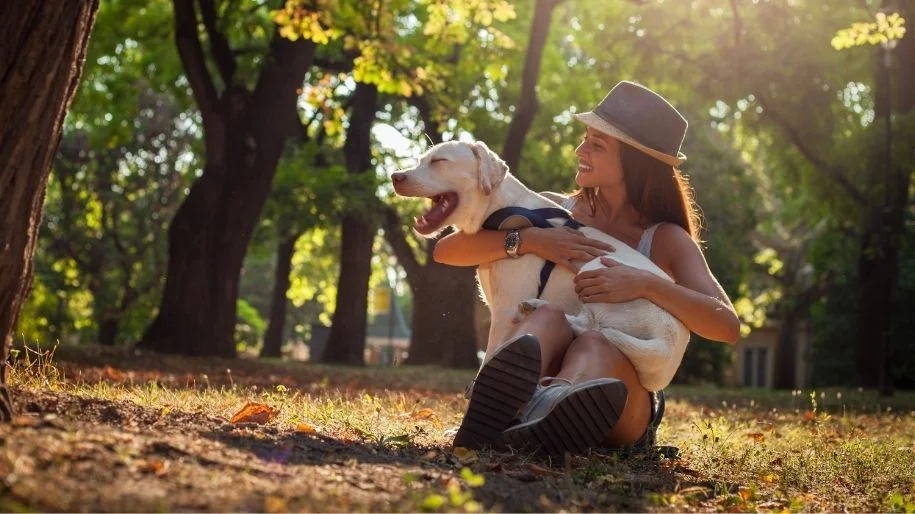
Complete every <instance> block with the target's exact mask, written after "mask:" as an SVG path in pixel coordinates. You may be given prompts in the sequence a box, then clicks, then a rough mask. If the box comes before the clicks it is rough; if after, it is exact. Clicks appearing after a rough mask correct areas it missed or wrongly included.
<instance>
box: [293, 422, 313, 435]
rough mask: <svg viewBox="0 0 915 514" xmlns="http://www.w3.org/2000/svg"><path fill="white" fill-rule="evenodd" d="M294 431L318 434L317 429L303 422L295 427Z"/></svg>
mask: <svg viewBox="0 0 915 514" xmlns="http://www.w3.org/2000/svg"><path fill="white" fill-rule="evenodd" d="M295 431H296V432H301V433H303V434H316V433H318V427H316V426H314V425H311V424H309V423H305V422H304V421H303V422H301V423H299V424H298V425H296V426H295Z"/></svg>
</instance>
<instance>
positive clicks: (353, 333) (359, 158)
mask: <svg viewBox="0 0 915 514" xmlns="http://www.w3.org/2000/svg"><path fill="white" fill-rule="evenodd" d="M352 102H353V107H352V114H351V116H350V120H349V128H348V129H347V131H346V143H345V144H344V146H343V152H344V153H345V154H346V168H347V171H348V172H349V173H351V174H361V173H366V172H367V171H369V170H370V169H371V164H372V153H371V130H372V123H373V122H374V120H375V110H376V109H377V108H378V89H377V88H376V87H375V86H373V85H370V84H357V85H356V92H355V93H354V94H353V100H352ZM362 193H363V194H371V193H369V192H366V191H362ZM341 231H342V235H341V241H340V279H339V281H338V282H337V301H336V307H335V309H334V316H333V321H332V325H331V328H330V335H329V336H328V339H327V348H326V349H325V350H324V355H323V356H322V360H323V361H324V362H333V363H341V364H350V365H363V364H365V359H364V358H363V352H364V351H365V337H366V331H367V324H368V313H367V310H368V294H369V291H368V289H369V276H370V275H371V273H372V243H373V241H374V239H375V231H376V226H375V224H374V223H373V222H372V221H371V218H370V216H369V215H368V213H367V212H364V206H363V207H362V209H352V210H351V212H350V213H349V214H347V215H345V216H344V217H343V223H342V224H341Z"/></svg>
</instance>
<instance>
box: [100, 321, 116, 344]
mask: <svg viewBox="0 0 915 514" xmlns="http://www.w3.org/2000/svg"><path fill="white" fill-rule="evenodd" d="M118 325H119V323H118V319H117V318H111V317H104V318H102V319H100V320H99V324H98V343H99V344H100V345H103V346H114V344H115V343H116V342H117V337H118Z"/></svg>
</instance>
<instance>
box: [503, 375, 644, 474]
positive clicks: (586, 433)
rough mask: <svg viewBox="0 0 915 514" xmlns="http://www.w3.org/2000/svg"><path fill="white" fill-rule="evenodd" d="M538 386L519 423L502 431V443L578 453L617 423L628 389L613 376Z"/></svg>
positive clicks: (550, 452) (520, 448)
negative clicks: (580, 381)
mask: <svg viewBox="0 0 915 514" xmlns="http://www.w3.org/2000/svg"><path fill="white" fill-rule="evenodd" d="M548 380H553V381H554V383H552V384H550V385H544V384H543V383H542V384H541V385H540V386H539V387H538V389H537V391H536V392H535V393H534V396H533V398H531V401H530V403H528V405H527V407H526V408H525V409H524V411H523V412H522V413H521V416H520V417H519V420H520V421H519V423H518V424H516V425H513V426H512V427H510V428H508V429H506V430H505V431H504V432H502V439H503V441H504V443H505V444H507V445H509V446H511V447H513V448H515V449H519V450H542V451H544V452H546V453H548V454H550V455H553V456H560V455H563V454H565V453H566V452H569V453H581V452H584V451H585V450H587V449H588V448H592V447H594V446H597V445H598V444H600V442H601V441H603V440H604V438H606V437H607V434H608V433H610V430H611V429H613V427H614V426H615V425H616V422H617V421H618V420H619V418H620V415H621V414H622V413H623V408H624V407H625V406H626V398H627V397H628V396H629V390H628V389H627V388H626V384H624V383H623V382H622V381H620V380H616V379H615V378H597V379H594V380H588V381H587V382H582V383H580V384H574V385H573V384H572V383H571V382H569V381H568V380H565V379H560V378H544V380H543V382H546V381H548Z"/></svg>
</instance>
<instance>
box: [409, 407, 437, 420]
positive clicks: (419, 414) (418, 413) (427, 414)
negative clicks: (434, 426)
mask: <svg viewBox="0 0 915 514" xmlns="http://www.w3.org/2000/svg"><path fill="white" fill-rule="evenodd" d="M412 417H413V419H429V418H434V417H435V411H434V410H432V409H430V408H428V407H426V408H424V409H419V410H415V411H413V414H412Z"/></svg>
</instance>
